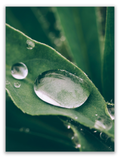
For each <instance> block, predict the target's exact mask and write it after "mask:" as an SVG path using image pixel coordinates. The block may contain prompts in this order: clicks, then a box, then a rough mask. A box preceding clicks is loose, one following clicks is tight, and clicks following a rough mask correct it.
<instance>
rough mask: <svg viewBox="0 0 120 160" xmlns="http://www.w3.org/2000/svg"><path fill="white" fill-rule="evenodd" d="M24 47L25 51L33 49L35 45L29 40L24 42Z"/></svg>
mask: <svg viewBox="0 0 120 160" xmlns="http://www.w3.org/2000/svg"><path fill="white" fill-rule="evenodd" d="M26 45H27V49H33V48H34V47H35V43H34V42H32V41H31V40H29V39H28V40H27V41H26Z"/></svg>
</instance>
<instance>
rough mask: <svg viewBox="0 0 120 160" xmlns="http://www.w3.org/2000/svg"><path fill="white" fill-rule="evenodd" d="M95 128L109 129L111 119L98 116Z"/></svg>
mask: <svg viewBox="0 0 120 160" xmlns="http://www.w3.org/2000/svg"><path fill="white" fill-rule="evenodd" d="M94 127H95V128H97V129H105V130H109V129H110V128H111V127H112V121H111V119H109V118H108V117H105V116H99V117H98V118H97V120H96V121H95V125H94Z"/></svg>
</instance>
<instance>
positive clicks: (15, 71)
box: [11, 62, 28, 79]
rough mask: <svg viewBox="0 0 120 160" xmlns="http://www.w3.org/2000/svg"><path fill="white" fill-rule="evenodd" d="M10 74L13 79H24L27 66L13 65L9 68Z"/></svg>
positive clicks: (26, 73) (21, 64)
mask: <svg viewBox="0 0 120 160" xmlns="http://www.w3.org/2000/svg"><path fill="white" fill-rule="evenodd" d="M11 74H12V76H13V77H14V78H15V79H24V78H25V77H26V76H27V75H28V69H27V66H26V65H25V64H24V63H22V62H19V63H15V64H14V65H13V66H12V68H11Z"/></svg>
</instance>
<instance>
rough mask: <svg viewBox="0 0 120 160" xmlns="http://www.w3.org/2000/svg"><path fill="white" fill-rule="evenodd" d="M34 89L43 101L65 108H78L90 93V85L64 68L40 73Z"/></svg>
mask: <svg viewBox="0 0 120 160" xmlns="http://www.w3.org/2000/svg"><path fill="white" fill-rule="evenodd" d="M34 91H35V93H36V95H37V96H38V97H39V98H40V99H42V100H43V101H45V102H47V103H50V104H52V105H55V106H59V107H64V108H77V107H79V106H81V105H82V104H83V103H84V102H85V101H86V100H87V98H88V97H89V95H90V87H89V86H88V84H87V83H86V82H85V81H84V80H83V79H81V78H79V77H77V76H75V75H73V74H71V73H69V72H67V71H64V70H52V71H46V72H44V73H42V74H41V75H39V76H38V77H37V79H36V81H35V83H34Z"/></svg>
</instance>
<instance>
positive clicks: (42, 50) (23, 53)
mask: <svg viewBox="0 0 120 160" xmlns="http://www.w3.org/2000/svg"><path fill="white" fill-rule="evenodd" d="M6 34H7V37H6V53H7V54H6V63H7V67H6V78H7V80H8V81H9V82H10V84H8V85H6V90H7V92H8V94H9V96H10V97H11V99H12V100H13V102H14V103H15V105H16V106H17V107H18V108H20V109H21V110H22V111H23V112H25V113H27V114H30V115H63V116H67V117H70V118H72V119H74V120H75V121H78V122H79V123H81V124H83V125H85V126H88V127H93V128H94V123H95V120H96V116H95V114H96V113H97V114H98V115H101V114H103V115H105V106H106V103H105V101H104V98H103V97H102V96H101V94H100V93H99V91H98V90H97V88H96V87H95V86H94V84H93V83H92V82H91V80H89V79H88V77H87V76H86V75H85V74H84V72H83V71H82V70H81V69H79V68H78V67H77V66H75V65H74V64H73V63H71V62H69V61H68V60H67V59H66V58H64V57H63V56H62V55H60V54H59V53H58V52H56V51H55V50H54V49H52V48H51V47H49V46H47V45H45V44H42V43H39V42H37V41H34V40H32V39H30V38H29V37H27V36H26V35H24V34H23V33H21V32H20V31H18V30H16V29H14V28H12V27H10V26H9V25H7V26H6ZM27 39H30V40H31V41H32V42H34V43H35V48H33V50H28V49H26V40H27ZM14 53H15V55H16V56H14ZM28 57H29V59H28ZM16 62H23V63H25V64H26V65H27V67H28V71H29V74H28V76H27V78H26V79H25V80H21V81H20V83H21V87H20V88H19V89H16V88H15V87H14V82H17V81H18V80H16V79H14V78H13V77H12V76H11V71H10V69H11V66H12V65H13V64H14V63H16ZM51 69H63V70H67V71H69V72H71V73H73V74H76V75H77V76H78V77H80V78H82V79H85V80H86V82H87V83H88V84H89V85H90V86H91V87H92V91H91V95H90V97H89V98H88V100H87V101H86V102H85V103H84V104H83V105H82V106H81V107H79V108H77V109H72V110H70V109H64V108H59V107H55V106H52V105H50V104H47V103H45V102H43V101H42V100H40V99H39V98H38V97H37V96H36V95H35V93H34V90H33V84H34V81H35V79H36V77H37V76H38V75H39V74H40V73H42V72H44V71H46V70H51ZM76 116H77V117H78V119H77V120H76V119H75V117H76ZM113 128H114V127H113ZM113 128H112V130H111V131H110V132H109V131H105V132H106V133H107V134H109V135H110V136H114V135H113Z"/></svg>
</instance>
